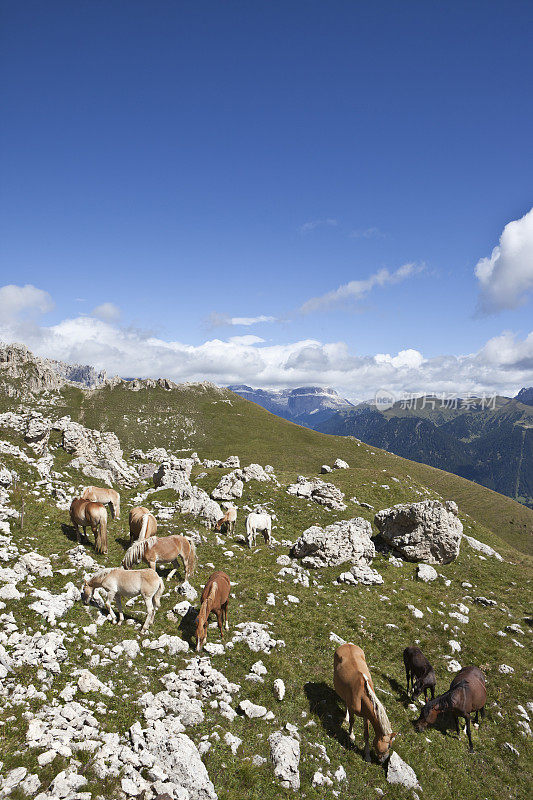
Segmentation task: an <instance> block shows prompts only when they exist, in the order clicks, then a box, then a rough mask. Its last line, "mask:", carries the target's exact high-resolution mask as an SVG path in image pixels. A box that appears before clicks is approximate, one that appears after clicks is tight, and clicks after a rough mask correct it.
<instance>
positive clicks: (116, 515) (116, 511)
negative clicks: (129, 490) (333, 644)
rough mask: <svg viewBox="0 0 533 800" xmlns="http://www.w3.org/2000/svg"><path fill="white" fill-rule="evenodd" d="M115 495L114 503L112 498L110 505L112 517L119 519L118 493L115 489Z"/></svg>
mask: <svg viewBox="0 0 533 800" xmlns="http://www.w3.org/2000/svg"><path fill="white" fill-rule="evenodd" d="M115 495H116V504H115V501H114V500H113V501H112V503H111V505H112V507H113V519H120V495H119V493H118V492H117V491H115Z"/></svg>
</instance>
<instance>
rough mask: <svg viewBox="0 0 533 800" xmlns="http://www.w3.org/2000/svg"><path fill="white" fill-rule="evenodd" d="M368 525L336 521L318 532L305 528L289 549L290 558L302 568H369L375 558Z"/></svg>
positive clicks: (363, 521) (359, 519) (314, 527)
mask: <svg viewBox="0 0 533 800" xmlns="http://www.w3.org/2000/svg"><path fill="white" fill-rule="evenodd" d="M371 536H372V528H371V526H370V522H368V521H367V520H366V519H363V517H355V518H354V519H347V520H344V519H343V520H340V521H339V522H334V523H332V524H331V525H328V526H327V527H326V528H321V527H319V526H318V525H312V526H311V527H310V528H307V530H305V531H304V532H303V533H302V535H301V536H300V538H299V539H297V540H296V542H295V543H294V545H293V546H292V549H291V556H292V557H293V558H301V559H302V564H303V566H304V567H312V568H315V569H316V568H320V567H336V566H339V564H345V563H346V562H350V563H351V564H360V563H364V564H370V562H371V561H372V559H373V558H374V556H375V554H376V549H375V547H374V543H373V542H372V539H371V538H370V537H371Z"/></svg>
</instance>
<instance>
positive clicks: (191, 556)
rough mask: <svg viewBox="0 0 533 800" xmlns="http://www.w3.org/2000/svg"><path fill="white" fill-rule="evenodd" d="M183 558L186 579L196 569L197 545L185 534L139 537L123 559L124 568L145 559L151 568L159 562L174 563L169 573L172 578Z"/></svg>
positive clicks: (129, 567) (128, 567)
mask: <svg viewBox="0 0 533 800" xmlns="http://www.w3.org/2000/svg"><path fill="white" fill-rule="evenodd" d="M180 557H181V559H182V561H183V566H184V568H185V579H187V578H189V577H190V576H191V575H192V574H193V572H194V570H195V569H196V547H195V546H194V542H191V540H190V539H187V538H186V537H185V536H161V537H160V538H158V537H157V536H150V538H149V539H139V541H138V542H134V543H133V544H132V545H131V547H130V548H128V550H126V554H125V556H124V558H123V559H122V566H123V567H124V569H131V567H133V566H134V564H138V563H139V561H141V560H142V561H144V562H145V564H148V566H149V567H150V568H151V569H155V565H156V564H157V562H158V561H159V562H167V563H168V562H169V561H172V562H173V563H174V569H173V570H172V571H171V572H170V573H169V574H168V575H167V577H168V578H171V577H172V576H173V575H174V573H175V572H176V570H177V569H178V568H179V562H178V558H180Z"/></svg>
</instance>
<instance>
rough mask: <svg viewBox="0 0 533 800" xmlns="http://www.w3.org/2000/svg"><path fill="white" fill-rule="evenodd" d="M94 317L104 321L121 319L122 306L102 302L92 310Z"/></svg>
mask: <svg viewBox="0 0 533 800" xmlns="http://www.w3.org/2000/svg"><path fill="white" fill-rule="evenodd" d="M91 314H92V315H93V317H98V319H103V320H104V322H116V321H117V320H118V319H120V308H119V307H118V306H116V305H115V304H114V303H102V304H101V305H99V306H96V308H93V310H92V311H91Z"/></svg>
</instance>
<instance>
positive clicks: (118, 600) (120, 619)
mask: <svg viewBox="0 0 533 800" xmlns="http://www.w3.org/2000/svg"><path fill="white" fill-rule="evenodd" d="M115 605H116V607H117V608H118V624H119V625H120V623H121V622H124V611H123V609H122V598H121V597H120V595H119V594H117V595H116V598H115Z"/></svg>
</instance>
